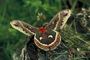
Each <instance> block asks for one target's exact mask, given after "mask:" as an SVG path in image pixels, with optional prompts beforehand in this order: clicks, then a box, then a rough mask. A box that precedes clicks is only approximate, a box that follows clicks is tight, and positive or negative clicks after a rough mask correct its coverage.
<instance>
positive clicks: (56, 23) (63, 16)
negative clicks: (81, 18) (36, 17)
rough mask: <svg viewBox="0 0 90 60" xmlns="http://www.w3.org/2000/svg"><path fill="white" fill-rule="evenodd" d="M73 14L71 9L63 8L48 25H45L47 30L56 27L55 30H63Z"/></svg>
mask: <svg viewBox="0 0 90 60" xmlns="http://www.w3.org/2000/svg"><path fill="white" fill-rule="evenodd" d="M70 15H71V11H70V10H69V9H66V10H62V11H60V12H59V13H57V14H56V15H55V16H54V17H53V18H52V19H51V21H50V22H49V23H48V25H47V26H46V27H45V28H46V29H47V30H48V29H50V30H52V29H54V30H61V29H63V26H64V25H65V23H66V22H67V20H68V18H69V17H70Z"/></svg>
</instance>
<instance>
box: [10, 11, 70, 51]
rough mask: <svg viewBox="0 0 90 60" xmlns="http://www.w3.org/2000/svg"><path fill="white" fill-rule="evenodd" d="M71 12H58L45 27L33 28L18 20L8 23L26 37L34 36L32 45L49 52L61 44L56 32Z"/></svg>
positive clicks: (60, 28) (58, 34)
mask: <svg viewBox="0 0 90 60" xmlns="http://www.w3.org/2000/svg"><path fill="white" fill-rule="evenodd" d="M70 15H71V10H69V9H66V10H62V11H60V12H58V13H57V14H56V15H55V16H54V17H53V18H52V19H51V21H50V22H49V23H48V24H47V25H46V26H45V27H40V28H38V27H34V26H32V25H30V24H28V23H25V22H23V21H20V20H13V21H11V22H10V24H11V26H12V27H13V28H15V29H16V30H18V31H20V32H22V33H24V34H25V35H27V36H31V35H34V43H35V44H36V46H37V47H38V48H40V49H42V50H44V51H50V50H54V49H56V48H57V46H58V45H59V44H60V43H61V35H60V33H58V32H57V31H58V30H62V29H63V27H64V25H65V24H66V22H67V20H68V18H69V17H70Z"/></svg>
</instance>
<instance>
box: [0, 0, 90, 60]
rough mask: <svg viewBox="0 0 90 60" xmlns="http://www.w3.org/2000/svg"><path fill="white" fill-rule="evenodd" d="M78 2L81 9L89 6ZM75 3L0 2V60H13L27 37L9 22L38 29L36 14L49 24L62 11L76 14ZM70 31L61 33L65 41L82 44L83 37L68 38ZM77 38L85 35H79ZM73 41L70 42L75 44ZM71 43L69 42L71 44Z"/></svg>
mask: <svg viewBox="0 0 90 60" xmlns="http://www.w3.org/2000/svg"><path fill="white" fill-rule="evenodd" d="M79 1H80V2H82V4H83V5H82V7H89V6H90V4H89V3H88V2H87V1H86V0H84V1H81V0H79ZM67 2H68V3H67ZM77 2H78V0H76V1H75V2H73V3H74V5H73V3H72V0H68V1H67V0H43V1H42V0H36V1H34V0H0V60H13V59H12V56H13V53H14V51H15V50H16V49H18V48H22V47H23V45H24V44H25V42H26V38H27V37H26V36H25V35H23V34H22V33H20V32H18V31H16V30H15V29H13V28H12V27H11V26H10V24H9V23H10V21H11V20H23V21H25V22H27V23H29V24H31V25H33V26H37V27H38V26H40V25H39V23H40V21H38V20H37V15H38V13H43V14H44V15H45V17H46V20H43V21H42V24H43V23H45V22H49V21H50V20H51V18H52V17H53V16H54V15H55V14H56V13H57V12H59V11H60V10H62V9H67V8H72V9H73V11H74V12H77V11H75V6H76V5H77ZM89 2H90V1H89ZM68 4H69V5H70V6H71V7H70V6H69V5H68ZM79 8H81V7H79ZM70 30H71V28H70V29H69V30H66V31H68V32H67V33H66V32H65V33H63V34H65V40H67V39H72V38H74V39H75V40H76V39H77V40H82V41H83V42H84V39H83V37H77V36H72V37H71V38H69V37H68V34H69V31H70ZM63 34H62V35H63ZM79 36H86V35H85V34H84V35H82V34H79ZM63 39H64V38H63ZM75 40H72V41H74V42H75ZM72 41H70V42H71V43H72ZM72 47H74V46H72ZM83 47H84V46H83ZM86 49H87V48H86Z"/></svg>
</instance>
